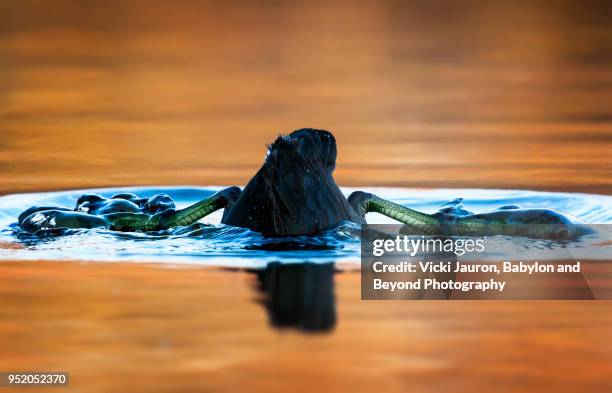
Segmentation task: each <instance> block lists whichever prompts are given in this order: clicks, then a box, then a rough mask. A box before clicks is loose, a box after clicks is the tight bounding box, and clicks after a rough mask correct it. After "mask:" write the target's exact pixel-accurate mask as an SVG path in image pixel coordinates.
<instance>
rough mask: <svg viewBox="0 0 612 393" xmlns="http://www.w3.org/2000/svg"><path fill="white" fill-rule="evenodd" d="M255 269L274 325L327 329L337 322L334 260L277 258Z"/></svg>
mask: <svg viewBox="0 0 612 393" xmlns="http://www.w3.org/2000/svg"><path fill="white" fill-rule="evenodd" d="M251 272H252V273H253V274H255V275H256V277H257V289H258V290H260V291H261V293H262V294H263V299H262V304H263V305H264V307H265V308H266V311H267V312H268V317H269V320H270V324H271V325H272V326H274V327H276V328H295V329H299V330H302V331H306V332H327V331H330V330H332V329H333V328H334V326H335V325H336V298H335V295H334V272H335V269H334V263H323V264H320V263H309V262H305V263H279V262H273V263H270V264H268V265H267V266H266V268H265V269H263V270H252V271H251Z"/></svg>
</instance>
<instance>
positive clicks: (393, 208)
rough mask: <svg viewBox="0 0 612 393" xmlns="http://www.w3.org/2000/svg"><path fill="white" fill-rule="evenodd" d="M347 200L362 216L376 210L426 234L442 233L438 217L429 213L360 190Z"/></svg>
mask: <svg viewBox="0 0 612 393" xmlns="http://www.w3.org/2000/svg"><path fill="white" fill-rule="evenodd" d="M348 200H349V203H350V204H351V206H352V207H353V208H354V209H355V210H357V212H358V213H359V215H360V216H362V217H364V216H365V214H366V213H369V212H376V213H380V214H383V215H385V216H387V217H390V218H393V219H395V220H397V221H399V222H402V223H404V224H406V225H407V226H409V227H410V228H411V229H414V230H416V231H418V232H420V233H424V234H427V235H439V234H442V229H441V227H440V223H439V221H438V219H437V218H436V217H434V216H432V215H430V214H426V213H421V212H418V211H416V210H412V209H410V208H407V207H404V206H402V205H398V204H397V203H394V202H391V201H387V200H385V199H382V198H379V197H377V196H376V195H373V194H369V193H367V192H362V191H355V192H354V193H352V194H351V195H350V196H349V198H348Z"/></svg>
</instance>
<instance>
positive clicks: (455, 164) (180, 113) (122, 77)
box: [0, 0, 612, 392]
mask: <svg viewBox="0 0 612 393" xmlns="http://www.w3.org/2000/svg"><path fill="white" fill-rule="evenodd" d="M609 15H610V12H609V5H608V4H607V3H606V2H596V1H593V2H584V1H563V2H554V3H552V2H506V3H505V4H504V3H501V2H490V3H488V4H484V2H479V1H467V2H465V1H462V2H453V1H447V2H406V1H351V2H348V1H346V2H345V1H308V2H266V1H256V2H252V1H235V2H234V1H232V2H212V1H211V2H195V1H193V2H192V1H185V2H150V1H124V2H113V3H112V4H111V3H109V2H106V1H88V2H81V1H26V0H24V1H3V2H1V3H0V194H4V193H10V192H16V191H36V190H46V189H64V188H79V187H102V186H110V185H145V184H162V185H171V184H196V185H209V184H237V185H242V184H244V183H245V182H246V181H247V180H248V179H249V178H250V176H251V175H252V174H253V173H254V172H255V171H256V169H258V167H259V165H260V163H261V160H262V158H263V156H264V146H265V144H266V143H267V142H270V141H271V140H272V139H273V138H274V136H275V135H276V134H277V133H280V132H288V131H290V130H293V129H296V128H300V127H319V128H326V129H329V130H332V131H333V132H334V133H335V134H336V136H337V139H338V142H339V162H338V169H337V172H336V178H337V180H338V182H339V183H340V184H342V185H356V186H365V185H367V186H374V185H401V186H415V187H489V188H497V187H499V188H532V189H563V190H569V191H588V192H597V193H603V194H612V176H611V174H612V161H611V159H610V151H611V148H612V108H611V107H610V102H612V64H611V63H612V57H611V56H610V53H611V50H610V48H611V46H612V28H611V27H610V26H612V24H611V23H610V18H609ZM455 196H456V195H449V198H453V197H455ZM335 277H336V278H335V280H336V298H337V302H336V303H337V305H336V307H337V310H336V312H337V323H336V325H335V326H334V328H333V330H332V331H331V332H329V333H328V334H311V335H303V334H300V333H297V332H296V331H294V330H287V331H277V330H273V329H270V328H269V327H268V322H267V320H266V319H267V313H266V311H265V310H264V307H262V305H261V304H259V303H258V301H260V300H261V299H259V296H260V295H261V294H258V293H257V291H255V290H254V287H255V282H254V281H255V279H254V276H253V275H252V274H247V273H240V272H231V273H230V272H225V271H216V270H209V269H167V268H159V267H154V266H148V265H128V264H85V265H81V264H76V263H59V264H58V263H55V264H54V263H26V262H19V263H12V262H7V263H2V264H0V370H19V369H22V370H36V369H42V370H47V369H56V370H68V371H70V372H72V378H73V388H76V389H75V390H80V391H87V392H96V391H100V392H108V391H139V390H147V391H160V392H161V391H172V392H183V391H185V392H187V391H189V392H191V391H194V390H198V389H200V390H202V389H205V390H217V391H227V390H230V391H249V392H255V391H266V392H273V391H281V390H282V391H283V392H285V391H287V390H288V389H287V387H289V388H290V389H289V390H291V391H298V392H300V391H304V392H305V391H309V392H310V391H319V390H322V391H347V390H350V391H355V392H359V391H373V390H376V391H384V392H394V391H398V392H399V391H407V390H415V391H419V392H439V391H465V392H476V391H491V390H495V391H501V392H514V391H518V390H522V391H539V392H544V391H551V392H552V391H555V392H583V391H610V390H611V386H610V381H611V380H612V369H611V367H610V359H611V356H612V347H611V346H610V326H612V320H611V318H610V315H612V314H610V312H609V311H610V303H608V302H544V303H543V302H453V303H445V302H392V301H387V302H362V301H360V300H359V297H360V294H359V290H360V285H359V276H358V274H356V273H343V274H339V275H336V276H335ZM138 386H140V388H138ZM23 391H24V392H25V391H27V389H24V390H23Z"/></svg>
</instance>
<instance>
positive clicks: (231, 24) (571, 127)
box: [0, 1, 612, 194]
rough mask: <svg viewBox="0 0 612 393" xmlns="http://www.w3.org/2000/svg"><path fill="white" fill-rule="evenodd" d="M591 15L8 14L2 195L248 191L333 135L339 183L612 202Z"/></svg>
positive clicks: (521, 7)
mask: <svg viewBox="0 0 612 393" xmlns="http://www.w3.org/2000/svg"><path fill="white" fill-rule="evenodd" d="M606 10H609V7H608V5H606V3H605V2H592V3H591V2H586V3H585V2H579V1H574V2H572V1H569V2H559V3H556V4H554V5H552V4H550V3H547V2H524V3H522V2H508V3H506V4H502V3H499V2H496V3H494V4H482V2H476V1H474V2H452V1H448V2H432V3H429V2H403V1H376V2H374V1H354V2H344V1H337V2H329V1H309V2H265V1H262V2H250V1H238V2H230V3H226V2H179V3H174V2H155V3H154V4H151V3H150V2H146V1H128V2H121V4H114V5H110V4H108V3H107V2H105V1H94V2H87V3H82V2H80V1H53V2H49V1H46V2H45V1H9V2H3V3H2V5H0V11H1V12H0V133H1V135H2V138H0V175H1V176H2V181H1V182H0V193H8V192H11V191H15V190H42V189H59V188H77V187H92V186H108V185H144V184H198V185H206V184H238V185H242V184H244V183H245V182H246V181H247V180H248V179H249V178H250V176H251V175H252V174H253V173H254V172H255V170H256V169H257V168H258V167H259V165H260V163H261V160H262V158H263V155H264V149H265V148H264V146H265V144H266V143H267V142H270V141H271V140H273V138H274V137H275V135H276V134H277V133H280V132H288V131H291V130H293V129H296V128H300V127H319V128H326V129H329V130H332V131H334V132H335V134H336V135H337V138H338V141H339V144H340V155H339V163H338V170H337V175H336V177H337V179H338V181H339V183H340V184H343V185H401V186H417V187H499V188H536V189H564V190H574V191H591V192H599V193H608V194H609V193H611V192H612V176H610V174H611V172H612V161H611V160H610V151H611V148H612V132H611V131H612V112H611V109H610V102H612V83H611V82H612V64H611V63H612V57H610V47H611V45H612V28H610V23H609V22H610V20H609V17H608V16H606V15H609V12H608V13H606Z"/></svg>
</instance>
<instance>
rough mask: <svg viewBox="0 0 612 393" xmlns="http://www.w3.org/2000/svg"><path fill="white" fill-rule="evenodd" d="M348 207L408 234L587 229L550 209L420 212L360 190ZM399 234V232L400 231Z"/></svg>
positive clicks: (563, 233)
mask: <svg viewBox="0 0 612 393" xmlns="http://www.w3.org/2000/svg"><path fill="white" fill-rule="evenodd" d="M348 200H349V203H350V204H351V206H352V207H353V208H354V209H355V210H357V212H358V213H359V214H360V215H361V216H362V217H363V216H364V215H365V214H366V213H368V212H376V213H381V214H383V215H385V216H387V217H391V218H393V219H395V220H397V221H400V222H402V223H404V224H406V226H407V227H408V228H406V229H408V231H407V232H409V233H413V232H416V233H421V234H425V235H445V236H495V235H506V236H526V237H530V238H536V239H555V240H562V239H570V238H573V237H576V236H579V235H580V234H581V233H584V232H585V231H587V232H588V229H587V230H585V228H583V227H581V226H580V225H576V224H584V222H581V221H580V220H578V219H576V218H575V217H570V216H568V215H566V214H564V213H561V212H558V211H555V210H551V209H525V210H520V209H516V210H499V211H494V212H489V213H482V214H470V215H467V216H455V215H452V214H443V213H437V214H435V215H432V214H426V213H421V212H418V211H416V210H412V209H410V208H407V207H405V206H402V205H398V204H397V203H393V202H391V201H387V200H385V199H382V198H379V197H377V196H376V195H373V194H368V193H365V192H361V191H356V192H354V193H352V194H351V195H350V196H349V198H348ZM402 232H403V231H402Z"/></svg>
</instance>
